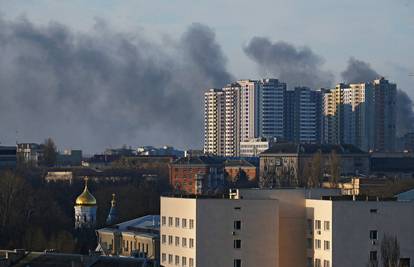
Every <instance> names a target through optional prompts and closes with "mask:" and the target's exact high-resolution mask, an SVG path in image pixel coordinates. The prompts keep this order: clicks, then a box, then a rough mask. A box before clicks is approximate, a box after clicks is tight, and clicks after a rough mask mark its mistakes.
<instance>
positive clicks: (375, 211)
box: [369, 209, 378, 213]
mask: <svg viewBox="0 0 414 267" xmlns="http://www.w3.org/2000/svg"><path fill="white" fill-rule="evenodd" d="M369 212H371V213H377V212H378V210H377V209H370V210H369Z"/></svg>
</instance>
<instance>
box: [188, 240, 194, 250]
mask: <svg viewBox="0 0 414 267" xmlns="http://www.w3.org/2000/svg"><path fill="white" fill-rule="evenodd" d="M188 247H189V248H193V247H194V239H193V238H190V240H189V244H188Z"/></svg>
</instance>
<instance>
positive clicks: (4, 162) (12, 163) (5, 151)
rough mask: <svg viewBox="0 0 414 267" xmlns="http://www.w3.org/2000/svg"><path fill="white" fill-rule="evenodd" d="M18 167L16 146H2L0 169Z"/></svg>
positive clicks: (0, 147) (0, 148) (0, 150)
mask: <svg viewBox="0 0 414 267" xmlns="http://www.w3.org/2000/svg"><path fill="white" fill-rule="evenodd" d="M16 165H17V153H16V147H15V146H0V169H10V168H11V169H13V168H16Z"/></svg>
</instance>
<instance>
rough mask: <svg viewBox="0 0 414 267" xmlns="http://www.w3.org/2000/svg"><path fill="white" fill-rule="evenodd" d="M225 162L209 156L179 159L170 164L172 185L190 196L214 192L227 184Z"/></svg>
mask: <svg viewBox="0 0 414 267" xmlns="http://www.w3.org/2000/svg"><path fill="white" fill-rule="evenodd" d="M223 162H224V160H223V159H222V158H217V157H208V156H198V157H186V158H179V159H177V160H176V161H174V162H172V163H171V164H170V184H171V186H172V187H173V188H174V189H176V190H178V191H181V192H184V193H188V194H197V195H202V194H206V193H209V192H212V191H214V190H216V189H219V188H220V187H222V186H223V185H224V184H225V180H224V179H225V178H224V165H223Z"/></svg>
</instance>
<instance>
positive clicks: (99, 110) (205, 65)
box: [0, 19, 232, 152]
mask: <svg viewBox="0 0 414 267" xmlns="http://www.w3.org/2000/svg"><path fill="white" fill-rule="evenodd" d="M0 53H1V55H2V56H1V57H0V88H1V97H0V124H1V125H2V128H1V132H0V142H2V143H9V144H10V143H11V142H14V136H15V132H16V131H18V132H19V134H18V136H19V139H20V140H19V141H38V142H40V141H42V140H43V139H44V138H45V137H48V136H52V137H54V138H55V139H56V141H57V143H58V144H59V145H60V147H63V146H71V147H74V148H76V147H79V148H83V149H86V150H88V151H94V152H95V151H101V150H102V149H103V148H105V147H108V146H110V145H112V146H119V145H122V144H131V145H142V144H155V145H160V144H171V145H175V146H178V147H187V146H195V147H199V146H200V145H201V141H202V131H203V128H202V127H203V124H202V93H203V91H204V89H205V88H208V87H218V86H222V85H223V84H225V83H227V82H229V81H230V80H232V76H231V75H230V74H229V72H228V71H227V70H226V67H225V66H226V58H225V56H224V55H223V53H222V51H221V48H220V46H219V45H218V44H217V42H216V40H215V34H214V32H213V31H212V30H211V29H210V28H208V27H206V26H204V25H201V24H193V25H191V26H190V27H189V28H188V29H187V31H186V32H185V33H184V34H183V36H182V37H181V38H180V39H178V40H173V39H169V40H168V41H165V42H161V43H160V44H159V43H156V42H153V41H150V40H148V39H147V38H145V37H143V36H141V35H140V34H132V33H120V32H115V31H113V30H111V29H109V28H108V27H107V26H106V25H105V23H102V22H101V23H97V25H96V26H95V27H94V28H93V29H92V30H91V31H90V32H88V33H77V32H73V31H72V30H70V29H68V28H67V27H65V26H63V25H61V24H58V23H50V24H49V25H48V26H46V27H43V26H38V25H34V24H32V23H31V22H30V21H28V20H27V19H19V20H15V21H5V20H0Z"/></svg>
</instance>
